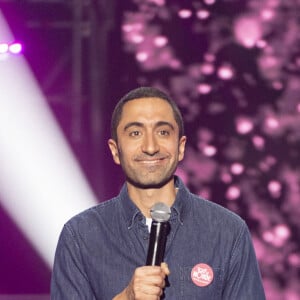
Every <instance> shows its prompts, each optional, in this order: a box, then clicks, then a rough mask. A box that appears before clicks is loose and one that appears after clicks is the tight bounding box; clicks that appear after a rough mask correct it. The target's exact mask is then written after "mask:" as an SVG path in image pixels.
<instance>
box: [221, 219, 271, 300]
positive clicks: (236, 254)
mask: <svg viewBox="0 0 300 300" xmlns="http://www.w3.org/2000/svg"><path fill="white" fill-rule="evenodd" d="M222 299H224V300H232V299H239V300H265V299H266V298H265V293H264V289H263V285H262V279H261V275H260V271H259V267H258V263H257V259H256V255H255V251H254V247H253V244H252V240H251V235H250V232H249V230H248V227H247V226H246V224H245V223H244V222H243V226H242V229H241V230H240V234H239V236H238V238H237V241H236V243H235V245H234V248H233V251H232V255H231V258H230V264H229V269H228V276H227V280H226V282H225V287H224V290H223V297H222Z"/></svg>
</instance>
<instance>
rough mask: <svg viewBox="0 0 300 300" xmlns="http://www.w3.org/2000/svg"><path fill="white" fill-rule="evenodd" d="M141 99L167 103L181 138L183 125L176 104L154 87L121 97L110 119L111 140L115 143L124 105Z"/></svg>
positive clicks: (137, 90) (142, 88)
mask: <svg viewBox="0 0 300 300" xmlns="http://www.w3.org/2000/svg"><path fill="white" fill-rule="evenodd" d="M141 98H159V99H162V100H164V101H166V102H168V103H169V104H170V106H171V108H172V110H173V114H174V118H175V121H176V123H177V125H178V128H179V137H182V136H183V135H184V124H183V119H182V115H181V112H180V110H179V108H178V106H177V104H176V103H175V102H174V101H173V100H172V99H171V98H170V96H169V95H167V94H166V93H164V92H162V91H160V90H159V89H157V88H154V87H139V88H136V89H134V90H131V91H130V92H129V93H127V94H126V95H125V96H123V97H122V98H121V99H120V100H119V102H118V103H117V105H116V106H115V109H114V111H113V113H112V118H111V137H112V139H114V140H115V141H117V128H118V125H119V123H120V120H121V117H122V112H123V107H124V105H125V103H127V102H129V101H131V100H136V99H141Z"/></svg>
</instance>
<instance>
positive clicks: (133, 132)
mask: <svg viewBox="0 0 300 300" xmlns="http://www.w3.org/2000/svg"><path fill="white" fill-rule="evenodd" d="M140 134H141V133H140V132H139V131H138V130H134V131H131V132H129V136H133V137H134V136H139V135H140Z"/></svg>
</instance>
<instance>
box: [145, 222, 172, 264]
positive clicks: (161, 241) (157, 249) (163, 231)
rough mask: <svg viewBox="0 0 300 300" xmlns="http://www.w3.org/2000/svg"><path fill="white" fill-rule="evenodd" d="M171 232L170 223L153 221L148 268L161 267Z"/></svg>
mask: <svg viewBox="0 0 300 300" xmlns="http://www.w3.org/2000/svg"><path fill="white" fill-rule="evenodd" d="M169 231H170V223H169V222H157V221H155V220H153V221H152V224H151V231H150V241H149V247H148V254H147V261H146V265H147V266H160V264H161V263H162V262H163V260H164V255H165V249H166V242H167V236H168V233H169Z"/></svg>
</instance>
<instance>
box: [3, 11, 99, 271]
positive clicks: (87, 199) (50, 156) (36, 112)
mask: <svg viewBox="0 0 300 300" xmlns="http://www.w3.org/2000/svg"><path fill="white" fill-rule="evenodd" d="M0 38H1V40H3V39H6V40H7V41H9V40H13V36H12V34H11V33H10V31H9V29H8V26H7V24H6V22H5V20H4V17H3V15H2V14H1V10H0ZM2 58H3V57H2ZM0 200H1V204H2V206H3V207H4V208H5V210H6V211H7V212H8V213H9V214H10V216H11V217H12V218H13V219H14V221H15V222H16V224H17V225H18V227H19V228H20V229H21V231H23V233H24V234H25V235H26V236H27V238H28V239H29V240H30V241H31V242H32V244H33V245H34V247H35V248H36V249H37V250H38V252H39V253H40V255H41V256H42V257H43V258H44V259H45V261H46V262H47V264H48V265H49V267H52V263H53V257H54V252H55V247H56V243H57V239H58V236H59V233H60V230H61V228H62V226H63V224H64V223H65V222H66V221H67V220H68V219H69V218H70V217H71V216H72V215H74V214H76V213H79V212H80V211H82V210H83V209H86V208H88V207H90V206H92V205H95V204H96V203H97V201H96V198H95V195H94V193H93V192H92V190H91V189H90V187H89V185H88V183H87V181H86V179H85V177H84V176H83V174H82V172H81V170H80V167H79V165H78V163H77V161H76V159H75V158H74V156H73V154H72V151H71V150H70V149H69V147H68V145H67V143H66V141H65V139H64V137H63V134H62V133H61V131H60V129H59V126H58V125H57V123H56V121H55V118H54V117H53V115H52V114H51V112H50V110H49V108H48V105H47V102H46V99H45V97H44V96H43V94H42V93H41V91H40V88H39V86H38V84H37V82H36V81H35V80H34V76H33V74H32V72H31V71H30V68H29V67H28V65H27V63H26V61H25V59H24V57H23V56H21V55H20V56H12V57H6V59H1V57H0Z"/></svg>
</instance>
